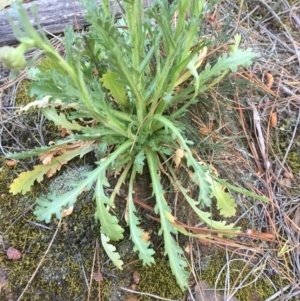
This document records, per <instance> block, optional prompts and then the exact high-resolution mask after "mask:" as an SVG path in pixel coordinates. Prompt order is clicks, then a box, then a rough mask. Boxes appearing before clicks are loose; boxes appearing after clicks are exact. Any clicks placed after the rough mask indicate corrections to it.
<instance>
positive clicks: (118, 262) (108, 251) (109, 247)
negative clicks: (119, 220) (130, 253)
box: [101, 234, 123, 270]
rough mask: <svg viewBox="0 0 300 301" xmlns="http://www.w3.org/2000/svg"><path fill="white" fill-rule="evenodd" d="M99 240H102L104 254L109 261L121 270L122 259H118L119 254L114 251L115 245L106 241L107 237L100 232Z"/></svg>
mask: <svg viewBox="0 0 300 301" xmlns="http://www.w3.org/2000/svg"><path fill="white" fill-rule="evenodd" d="M101 242H102V246H103V248H104V250H105V252H106V254H107V255H108V257H109V258H110V259H111V261H112V262H113V263H114V265H115V266H116V267H117V268H119V269H120V270H122V269H123V268H122V265H123V261H122V260H121V259H120V254H119V253H117V252H115V251H116V247H115V246H113V245H111V244H109V243H108V242H109V238H108V237H107V236H105V235H104V234H101Z"/></svg>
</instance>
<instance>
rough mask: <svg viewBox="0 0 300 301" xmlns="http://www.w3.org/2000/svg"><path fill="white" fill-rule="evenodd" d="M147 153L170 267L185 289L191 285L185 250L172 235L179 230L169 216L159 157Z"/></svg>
mask: <svg viewBox="0 0 300 301" xmlns="http://www.w3.org/2000/svg"><path fill="white" fill-rule="evenodd" d="M146 155H147V161H148V165H149V171H150V175H151V180H152V187H153V193H154V194H155V198H156V205H155V212H156V213H159V215H160V223H161V228H160V231H159V234H163V237H164V245H165V255H168V258H169V263H170V267H171V270H172V273H173V275H174V276H175V278H176V280H177V283H178V285H179V286H180V288H181V289H182V290H185V289H186V288H188V286H189V283H188V277H189V273H188V272H187V271H186V270H185V268H186V267H187V262H186V260H185V259H184V258H183V250H182V249H181V248H180V247H179V246H178V245H177V244H176V242H175V240H174V238H173V237H172V235H171V233H174V234H176V233H177V230H176V229H175V227H174V226H173V225H172V224H171V223H170V221H169V220H168V217H167V216H169V217H170V216H171V215H170V213H171V208H170V207H169V206H168V205H167V203H166V200H165V198H164V195H163V194H164V191H163V189H162V186H161V184H160V176H159V174H158V162H157V157H156V155H155V153H154V152H152V151H148V152H147V153H146Z"/></svg>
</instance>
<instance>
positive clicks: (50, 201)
mask: <svg viewBox="0 0 300 301" xmlns="http://www.w3.org/2000/svg"><path fill="white" fill-rule="evenodd" d="M100 172H101V167H98V168H96V169H94V170H92V171H89V172H86V173H84V175H83V176H85V179H83V180H81V181H74V182H71V183H70V186H71V187H72V190H70V191H68V192H66V193H63V194H60V195H56V194H55V193H52V194H50V195H48V196H47V198H45V197H41V198H38V199H37V200H36V203H37V204H38V206H37V207H36V209H35V210H34V214H35V215H36V216H37V219H38V220H40V221H45V222H46V223H49V222H50V221H51V217H52V215H53V214H55V216H56V218H57V219H61V218H62V217H63V213H64V210H63V208H65V207H66V208H70V207H72V206H73V205H74V204H75V202H76V200H77V197H78V196H79V195H80V194H81V193H82V192H83V191H87V190H90V189H91V188H92V187H93V184H94V182H95V181H96V179H97V177H98V174H99V173H100Z"/></svg>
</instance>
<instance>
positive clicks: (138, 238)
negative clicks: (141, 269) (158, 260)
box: [127, 193, 154, 265]
mask: <svg viewBox="0 0 300 301" xmlns="http://www.w3.org/2000/svg"><path fill="white" fill-rule="evenodd" d="M135 212H136V208H135V206H134V203H133V200H132V194H131V193H129V195H128V222H127V224H128V225H129V228H130V235H131V239H132V241H133V243H134V248H133V250H134V251H138V252H139V258H140V259H141V260H142V261H143V264H144V265H145V264H148V265H151V264H152V263H154V258H153V256H152V255H153V254H154V250H153V249H151V248H149V245H150V242H149V233H148V236H147V232H145V231H144V230H142V229H141V228H140V227H138V225H139V224H140V221H139V219H138V218H137V216H136V215H135V214H134V213H135Z"/></svg>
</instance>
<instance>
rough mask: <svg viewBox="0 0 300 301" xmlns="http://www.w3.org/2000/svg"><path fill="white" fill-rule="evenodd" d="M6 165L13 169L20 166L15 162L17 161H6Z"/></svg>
mask: <svg viewBox="0 0 300 301" xmlns="http://www.w3.org/2000/svg"><path fill="white" fill-rule="evenodd" d="M5 164H6V165H7V166H10V167H12V166H16V165H17V164H18V162H17V161H15V160H6V161H5Z"/></svg>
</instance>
